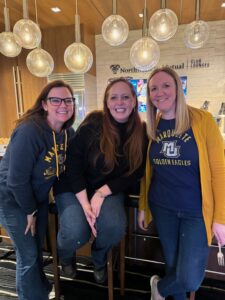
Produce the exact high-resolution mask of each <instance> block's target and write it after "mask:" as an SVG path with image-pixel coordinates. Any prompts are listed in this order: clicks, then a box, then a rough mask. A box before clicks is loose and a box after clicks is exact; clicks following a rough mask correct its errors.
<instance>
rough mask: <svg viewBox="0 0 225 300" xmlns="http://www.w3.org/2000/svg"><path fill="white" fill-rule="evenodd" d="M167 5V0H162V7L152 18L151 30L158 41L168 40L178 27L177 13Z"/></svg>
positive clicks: (150, 22)
mask: <svg viewBox="0 0 225 300" xmlns="http://www.w3.org/2000/svg"><path fill="white" fill-rule="evenodd" d="M165 7H166V3H165V0H161V9H159V10H157V11H156V12H155V13H154V14H153V15H152V16H151V18H150V21H149V32H150V34H151V36H152V37H153V38H154V39H155V40H156V41H160V42H162V41H167V40H169V39H170V38H172V37H173V36H174V34H175V33H176V31H177V28H178V19H177V16H176V14H175V13H174V12H173V11H172V10H171V9H168V8H165Z"/></svg>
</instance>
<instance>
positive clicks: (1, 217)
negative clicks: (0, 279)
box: [0, 185, 51, 300]
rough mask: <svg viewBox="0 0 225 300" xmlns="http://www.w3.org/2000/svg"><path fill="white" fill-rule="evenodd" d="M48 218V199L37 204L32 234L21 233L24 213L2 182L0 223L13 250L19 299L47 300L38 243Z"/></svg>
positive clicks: (24, 226)
mask: <svg viewBox="0 0 225 300" xmlns="http://www.w3.org/2000/svg"><path fill="white" fill-rule="evenodd" d="M47 221H48V201H47V199H46V201H45V202H43V203H41V204H40V205H39V207H38V215H37V222H36V234H35V236H34V237H33V236H32V235H31V233H30V231H29V232H28V233H27V234H26V235H25V234H24V232H25V228H26V225H27V215H26V214H25V213H24V212H23V211H22V209H21V208H20V207H19V206H18V204H17V203H16V201H15V199H14V198H13V196H12V195H11V194H10V193H8V191H7V188H6V187H5V186H2V185H0V224H2V225H3V227H4V228H5V229H6V231H7V233H8V235H9V237H10V239H11V240H12V242H13V244H14V247H15V251H16V262H17V265H16V287H17V293H18V297H19V299H20V300H40V299H41V300H47V299H48V293H49V292H50V290H51V284H50V283H49V282H48V280H47V278H46V276H45V274H44V271H43V261H42V245H43V241H44V237H45V232H46V227H47Z"/></svg>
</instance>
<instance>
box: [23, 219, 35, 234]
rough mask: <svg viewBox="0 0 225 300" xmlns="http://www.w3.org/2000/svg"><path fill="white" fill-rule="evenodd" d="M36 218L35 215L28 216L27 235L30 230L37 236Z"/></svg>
mask: <svg viewBox="0 0 225 300" xmlns="http://www.w3.org/2000/svg"><path fill="white" fill-rule="evenodd" d="M36 219H37V218H36V216H34V215H33V214H31V215H27V227H26V229H25V232H24V234H25V235H26V234H27V233H28V232H29V230H30V232H31V235H32V236H35V232H36Z"/></svg>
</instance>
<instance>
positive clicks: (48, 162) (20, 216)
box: [0, 81, 75, 300]
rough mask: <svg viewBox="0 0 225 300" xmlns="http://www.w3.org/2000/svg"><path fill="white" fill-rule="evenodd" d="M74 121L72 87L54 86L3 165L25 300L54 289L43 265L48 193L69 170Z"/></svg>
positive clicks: (0, 187) (1, 180)
mask: <svg viewBox="0 0 225 300" xmlns="http://www.w3.org/2000/svg"><path fill="white" fill-rule="evenodd" d="M74 118H75V107H74V99H73V91H72V89H71V87H70V86H69V85H68V84H66V83H64V82H63V81H53V82H51V83H49V84H48V85H46V86H45V87H44V88H43V90H42V91H41V93H40V95H39V96H38V98H37V100H36V102H35V104H34V105H33V107H32V108H30V109H29V110H28V111H27V112H26V113H25V114H24V115H23V116H22V117H21V118H20V119H19V120H18V121H17V124H16V128H15V130H14V131H13V133H12V135H11V139H10V143H9V145H8V147H7V150H6V153H5V155H4V157H3V159H2V161H1V163H0V224H2V226H3V227H5V229H6V231H7V232H8V234H9V236H10V238H11V240H12V242H13V244H14V246H15V250H16V259H17V266H16V285H17V293H18V296H19V299H20V300H40V299H41V300H47V299H48V294H49V292H50V291H51V288H52V286H51V284H50V283H49V282H48V280H47V278H46V277H45V274H44V271H43V266H42V246H43V241H44V236H45V232H46V227H47V220H48V194H49V190H50V189H51V187H52V185H53V183H54V181H55V180H56V179H57V178H58V179H59V176H60V174H61V173H62V172H64V169H65V158H66V149H67V145H68V141H69V139H70V138H71V136H72V134H73V130H72V129H69V127H70V126H71V125H72V124H73V122H74Z"/></svg>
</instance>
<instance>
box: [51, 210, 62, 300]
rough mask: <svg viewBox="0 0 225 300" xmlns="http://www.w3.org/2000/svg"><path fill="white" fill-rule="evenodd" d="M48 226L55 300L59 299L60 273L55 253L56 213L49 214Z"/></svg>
mask: <svg viewBox="0 0 225 300" xmlns="http://www.w3.org/2000/svg"><path fill="white" fill-rule="evenodd" d="M49 221H50V228H51V250H52V258H53V275H54V285H55V300H60V284H59V281H60V275H59V266H58V253H57V223H58V220H57V215H53V214H50V215H49Z"/></svg>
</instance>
